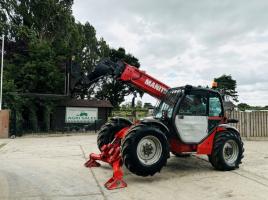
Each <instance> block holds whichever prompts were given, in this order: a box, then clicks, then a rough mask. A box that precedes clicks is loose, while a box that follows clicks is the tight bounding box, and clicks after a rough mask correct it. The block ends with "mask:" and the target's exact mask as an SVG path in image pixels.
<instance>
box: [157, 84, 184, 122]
mask: <svg viewBox="0 0 268 200" xmlns="http://www.w3.org/2000/svg"><path fill="white" fill-rule="evenodd" d="M181 96H182V89H181V88H173V89H170V90H168V92H167V94H166V96H165V98H164V99H163V100H161V101H159V102H158V103H157V105H156V107H155V110H154V118H158V119H159V118H161V117H162V113H163V111H165V112H167V117H168V118H171V116H172V112H173V109H174V107H175V105H176V103H177V102H178V100H179V98H180V97H181Z"/></svg>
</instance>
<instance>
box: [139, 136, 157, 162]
mask: <svg viewBox="0 0 268 200" xmlns="http://www.w3.org/2000/svg"><path fill="white" fill-rule="evenodd" d="M161 154H162V145H161V142H160V141H159V139H158V138H156V137H155V136H152V135H150V136H146V137H144V138H142V139H141V140H140V141H139V143H138V146H137V155H138V158H139V160H140V162H141V163H142V164H144V165H152V164H154V163H156V162H157V161H158V160H159V159H160V157H161Z"/></svg>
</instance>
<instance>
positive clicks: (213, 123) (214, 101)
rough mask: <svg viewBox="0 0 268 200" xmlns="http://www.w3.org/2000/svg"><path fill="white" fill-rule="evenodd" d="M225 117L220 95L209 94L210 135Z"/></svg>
mask: <svg viewBox="0 0 268 200" xmlns="http://www.w3.org/2000/svg"><path fill="white" fill-rule="evenodd" d="M223 117H224V111H223V105H222V100H221V97H220V95H219V94H218V93H214V92H210V93H209V113H208V131H209V133H210V132H212V131H213V130H214V128H215V127H217V126H218V125H219V124H220V123H221V121H222V120H223Z"/></svg>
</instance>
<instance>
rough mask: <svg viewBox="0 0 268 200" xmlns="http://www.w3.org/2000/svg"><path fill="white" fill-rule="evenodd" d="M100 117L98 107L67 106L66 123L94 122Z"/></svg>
mask: <svg viewBox="0 0 268 200" xmlns="http://www.w3.org/2000/svg"><path fill="white" fill-rule="evenodd" d="M97 119H98V108H81V107H80V108H79V107H66V114H65V123H92V122H94V121H95V120H97Z"/></svg>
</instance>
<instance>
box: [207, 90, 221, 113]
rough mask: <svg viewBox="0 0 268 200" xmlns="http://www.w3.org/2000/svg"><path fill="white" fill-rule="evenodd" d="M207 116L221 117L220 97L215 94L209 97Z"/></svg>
mask: <svg viewBox="0 0 268 200" xmlns="http://www.w3.org/2000/svg"><path fill="white" fill-rule="evenodd" d="M209 116H210V117H216V116H217V117H218V116H222V106H221V100H220V97H219V96H218V95H216V94H211V95H210V97H209Z"/></svg>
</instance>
